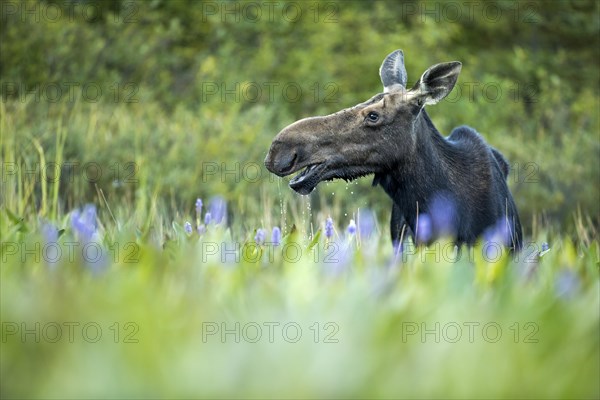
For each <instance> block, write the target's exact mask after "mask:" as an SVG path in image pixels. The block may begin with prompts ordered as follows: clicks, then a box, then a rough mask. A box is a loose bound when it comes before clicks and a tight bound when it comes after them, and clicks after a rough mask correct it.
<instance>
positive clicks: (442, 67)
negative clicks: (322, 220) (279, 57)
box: [265, 50, 522, 249]
mask: <svg viewBox="0 0 600 400" xmlns="http://www.w3.org/2000/svg"><path fill="white" fill-rule="evenodd" d="M461 67H462V64H461V63H460V62H457V61H453V62H447V63H442V64H436V65H434V66H432V67H430V68H429V69H428V70H427V71H425V72H424V73H423V74H422V75H421V77H420V78H419V80H418V81H417V82H416V83H415V84H414V86H413V87H412V88H410V89H407V88H406V69H405V67H404V54H403V53H402V51H401V50H396V51H394V52H392V53H391V54H389V55H388V56H387V57H386V58H385V60H384V61H383V63H382V65H381V67H380V68H379V76H380V77H381V82H382V83H383V88H384V90H383V93H379V94H377V95H375V96H373V97H372V98H371V99H369V100H367V101H365V102H364V103H360V104H357V105H356V106H354V107H350V108H346V109H344V110H341V111H338V112H336V113H334V114H330V115H327V116H320V117H310V118H304V119H301V120H299V121H297V122H294V123H293V124H291V125H289V126H288V127H286V128H284V129H283V130H282V131H281V132H279V134H278V135H277V136H276V137H275V139H274V140H273V143H272V144H271V148H270V149H269V153H268V154H267V157H266V159H265V166H266V167H267V169H268V170H269V171H271V172H272V173H274V174H276V175H278V176H287V175H291V174H293V173H296V172H298V171H300V172H299V173H298V174H297V175H296V176H295V177H294V178H292V180H291V181H290V187H291V188H292V189H293V190H295V191H296V192H298V193H300V194H309V193H310V192H312V191H313V190H314V189H315V187H316V186H317V185H318V184H319V182H322V181H327V180H333V179H345V180H353V179H356V178H358V177H361V176H365V175H369V174H374V176H375V177H374V179H373V185H381V186H382V187H383V189H384V190H385V192H386V193H387V194H388V195H389V196H390V197H391V198H392V200H393V201H394V205H393V208H392V219H391V234H392V241H393V242H395V243H397V242H398V241H399V240H401V239H402V235H401V234H400V232H404V230H405V228H408V229H407V232H408V234H409V235H411V236H412V237H413V238H416V239H417V241H419V240H421V239H420V238H423V237H427V239H422V240H423V241H425V242H430V241H433V240H435V239H436V236H438V237H439V236H442V235H451V236H454V237H455V238H456V241H457V242H458V243H468V244H472V243H474V242H475V241H476V240H477V238H478V237H479V236H481V235H482V234H484V233H487V232H488V231H489V230H490V229H496V228H498V227H500V228H502V229H500V230H501V231H503V232H507V233H508V236H507V237H508V238H509V240H505V243H504V244H505V245H511V247H512V248H515V249H516V248H519V247H520V246H521V237H522V233H521V224H520V222H519V216H518V213H517V209H516V206H515V204H514V201H513V199H512V196H511V194H510V191H509V189H508V185H507V184H506V178H507V176H508V173H509V165H508V162H507V161H506V160H505V159H504V157H503V156H502V154H500V152H499V151H498V150H496V149H494V148H492V147H491V146H489V145H488V144H487V143H486V142H485V140H484V139H483V138H482V137H481V136H480V135H479V134H478V133H477V132H476V131H475V130H474V129H472V128H470V127H468V126H460V127H457V128H455V129H454V130H453V131H452V132H451V134H450V135H449V136H448V137H447V138H445V137H443V136H442V135H441V134H440V133H439V132H438V131H437V129H436V128H435V126H434V125H433V123H432V122H431V120H430V119H429V116H428V115H427V113H426V111H425V109H424V107H425V105H432V104H436V103H437V102H439V101H440V100H442V99H443V98H444V97H446V96H447V95H448V94H449V93H450V91H451V90H452V88H453V87H454V85H455V84H456V81H457V79H458V74H459V73H460V70H461ZM440 208H441V209H444V210H442V211H443V212H440ZM419 216H421V217H422V218H421V221H430V219H431V223H430V224H429V225H431V228H432V229H431V230H432V235H419ZM432 216H433V217H436V216H440V217H439V218H431V217H432ZM421 233H422V232H421Z"/></svg>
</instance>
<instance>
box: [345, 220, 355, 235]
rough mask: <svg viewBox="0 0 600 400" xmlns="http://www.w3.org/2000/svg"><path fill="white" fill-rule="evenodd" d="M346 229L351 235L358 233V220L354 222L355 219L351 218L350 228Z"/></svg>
mask: <svg viewBox="0 0 600 400" xmlns="http://www.w3.org/2000/svg"><path fill="white" fill-rule="evenodd" d="M346 231H347V232H348V233H349V234H350V235H354V234H355V233H356V222H354V220H353V219H351V220H350V223H349V224H348V228H347V229H346Z"/></svg>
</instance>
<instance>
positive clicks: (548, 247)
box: [542, 242, 550, 252]
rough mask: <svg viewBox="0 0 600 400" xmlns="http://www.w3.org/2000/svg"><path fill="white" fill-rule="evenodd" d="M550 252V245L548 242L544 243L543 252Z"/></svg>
mask: <svg viewBox="0 0 600 400" xmlns="http://www.w3.org/2000/svg"><path fill="white" fill-rule="evenodd" d="M548 250H550V246H548V243H546V242H544V243H542V252H545V251H548Z"/></svg>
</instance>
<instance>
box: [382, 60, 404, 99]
mask: <svg viewBox="0 0 600 400" xmlns="http://www.w3.org/2000/svg"><path fill="white" fill-rule="evenodd" d="M379 77H380V78H381V83H383V91H384V92H385V93H388V92H390V91H392V90H393V89H396V88H397V86H398V85H400V86H402V88H405V87H406V68H404V53H403V52H402V50H396V51H394V52H392V53H390V54H388V56H387V57H386V58H385V60H383V63H381V67H379Z"/></svg>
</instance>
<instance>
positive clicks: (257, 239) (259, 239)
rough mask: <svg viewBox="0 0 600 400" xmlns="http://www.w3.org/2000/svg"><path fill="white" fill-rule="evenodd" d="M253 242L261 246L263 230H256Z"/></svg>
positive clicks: (263, 240)
mask: <svg viewBox="0 0 600 400" xmlns="http://www.w3.org/2000/svg"><path fill="white" fill-rule="evenodd" d="M254 241H255V242H256V243H258V244H263V243H264V242H265V231H264V229H260V228H258V229H257V230H256V236H254Z"/></svg>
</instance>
